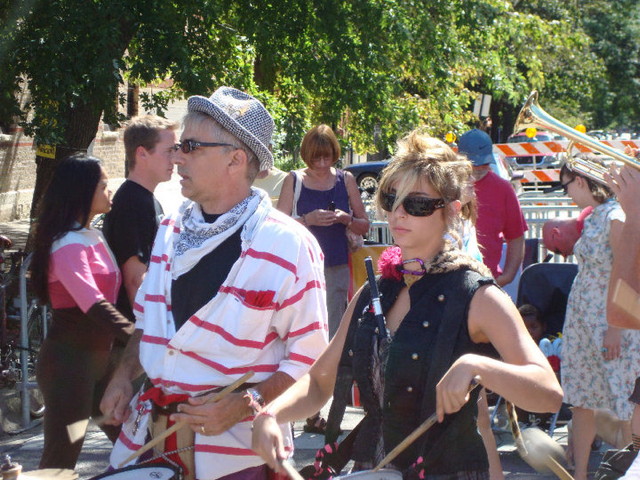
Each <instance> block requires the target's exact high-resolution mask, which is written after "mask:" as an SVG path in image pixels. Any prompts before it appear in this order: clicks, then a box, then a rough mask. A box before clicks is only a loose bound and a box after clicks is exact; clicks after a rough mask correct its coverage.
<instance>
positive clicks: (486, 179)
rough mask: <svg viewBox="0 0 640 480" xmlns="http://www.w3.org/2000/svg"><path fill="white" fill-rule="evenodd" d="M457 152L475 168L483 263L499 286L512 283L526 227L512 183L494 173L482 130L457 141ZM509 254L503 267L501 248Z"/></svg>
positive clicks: (489, 145) (490, 148) (489, 147)
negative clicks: (503, 246)
mask: <svg viewBox="0 0 640 480" xmlns="http://www.w3.org/2000/svg"><path fill="white" fill-rule="evenodd" d="M458 152H459V153H461V154H464V155H466V157H467V158H468V159H469V160H470V161H471V163H472V164H473V178H474V180H475V183H474V189H475V192H476V198H477V201H478V220H477V223H476V230H477V235H478V244H479V245H480V251H481V252H482V257H483V260H484V263H485V265H486V266H487V267H489V268H490V269H491V272H492V273H493V276H494V277H495V279H496V282H497V283H498V285H500V286H504V285H507V284H509V283H511V281H512V280H513V278H514V277H515V275H516V274H517V272H518V269H519V268H520V266H521V265H522V259H523V258H524V232H526V231H527V223H526V222H525V219H524V215H523V214H522V210H521V209H520V203H519V202H518V197H517V196H516V193H515V191H514V189H513V186H512V185H511V183H509V182H508V181H507V180H504V179H502V178H500V177H499V176H498V175H496V174H495V173H493V171H491V163H492V162H493V161H494V158H493V144H492V142H491V137H489V135H487V133H486V132H483V131H482V130H479V129H477V128H476V129H473V130H470V131H468V132H466V133H465V134H464V135H462V136H461V137H460V140H459V141H458ZM504 242H506V244H507V251H506V257H505V261H504V266H503V267H500V259H501V257H502V245H503V243H504Z"/></svg>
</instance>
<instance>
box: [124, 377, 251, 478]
mask: <svg viewBox="0 0 640 480" xmlns="http://www.w3.org/2000/svg"><path fill="white" fill-rule="evenodd" d="M251 377H253V372H251V371H250V372H247V373H245V374H244V375H243V376H241V377H240V378H239V379H238V380H236V381H235V382H233V383H232V384H231V385H228V386H226V387H225V388H223V389H222V390H220V391H219V392H217V393H216V394H215V395H213V396H212V397H211V398H209V399H208V400H207V401H206V403H215V402H219V401H220V400H222V399H223V398H224V397H226V396H227V395H228V394H230V393H231V392H233V391H234V390H235V389H236V388H238V387H239V386H240V385H242V384H243V383H245V382H246V381H247V380H249V379H250V378H251ZM187 424H188V422H185V421H181V422H177V423H175V424H174V425H173V426H171V428H168V429H167V430H165V431H164V432H162V434H160V435H158V436H157V437H155V438H152V439H151V440H150V441H149V442H147V443H145V444H144V445H143V446H142V447H140V448H139V449H138V450H136V451H135V452H133V453H132V454H131V455H130V456H129V457H128V458H127V459H126V460H125V461H123V462H121V463H120V465H118V468H122V467H124V466H125V465H126V464H127V463H129V462H130V461H131V460H135V459H136V458H138V457H139V456H140V455H142V454H143V453H144V452H146V451H148V450H150V449H152V448H153V447H155V446H156V445H157V444H159V443H160V442H161V441H162V440H164V439H165V438H167V437H168V436H169V435H171V434H172V433H174V432H177V431H178V430H180V429H181V428H182V427H184V426H185V425H187Z"/></svg>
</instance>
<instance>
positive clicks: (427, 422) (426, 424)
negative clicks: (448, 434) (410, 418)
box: [373, 380, 480, 472]
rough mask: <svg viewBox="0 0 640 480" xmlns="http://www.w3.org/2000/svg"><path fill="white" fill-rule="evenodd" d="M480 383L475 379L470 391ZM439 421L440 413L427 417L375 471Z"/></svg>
mask: <svg viewBox="0 0 640 480" xmlns="http://www.w3.org/2000/svg"><path fill="white" fill-rule="evenodd" d="M479 385H480V383H479V382H478V381H477V380H474V381H473V382H472V383H471V386H470V387H469V393H471V392H472V391H473V389H474V388H476V387H478V386H479ZM437 421H438V414H436V413H434V414H433V415H431V416H430V417H429V418H427V419H426V420H425V421H424V422H422V423H421V424H420V425H419V426H418V428H416V429H415V430H414V431H413V432H411V433H410V434H409V435H407V437H406V438H405V439H404V440H402V441H401V442H400V443H399V444H398V445H396V448H394V449H393V450H391V451H390V452H389V453H388V454H387V456H386V457H384V458H383V459H382V460H380V463H378V465H376V467H375V468H374V469H373V471H374V472H377V471H378V470H380V469H381V468H383V467H385V466H386V465H387V464H389V463H391V461H392V460H393V459H394V458H396V457H397V456H398V455H400V454H401V453H402V452H403V451H404V450H405V449H406V448H407V447H408V446H409V445H411V444H412V443H413V442H415V441H416V440H417V439H418V438H419V437H420V436H422V435H423V434H424V433H425V432H426V431H427V430H429V429H430V428H431V427H432V426H433V424H434V423H436V422H437Z"/></svg>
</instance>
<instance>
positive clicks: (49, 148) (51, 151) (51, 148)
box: [36, 145, 56, 159]
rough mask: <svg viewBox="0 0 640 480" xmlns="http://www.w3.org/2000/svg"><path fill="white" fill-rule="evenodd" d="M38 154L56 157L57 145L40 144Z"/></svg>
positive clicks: (45, 156)
mask: <svg viewBox="0 0 640 480" xmlns="http://www.w3.org/2000/svg"><path fill="white" fill-rule="evenodd" d="M36 155H37V156H39V157H44V158H51V159H54V158H56V146H55V145H38V149H37V150H36Z"/></svg>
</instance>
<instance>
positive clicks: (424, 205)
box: [380, 193, 444, 217]
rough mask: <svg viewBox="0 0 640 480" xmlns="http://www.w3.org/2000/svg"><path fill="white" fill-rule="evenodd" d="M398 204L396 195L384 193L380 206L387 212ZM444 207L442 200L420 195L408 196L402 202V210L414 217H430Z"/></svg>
mask: <svg viewBox="0 0 640 480" xmlns="http://www.w3.org/2000/svg"><path fill="white" fill-rule="evenodd" d="M394 203H396V194H395V193H383V194H382V195H380V206H381V207H382V209H383V210H384V211H386V212H391V211H392V210H393V204H394ZM443 207H444V200H443V199H442V198H428V197H423V196H420V195H407V196H406V197H404V200H402V208H404V211H405V212H407V213H408V214H409V215H411V216H412V217H428V216H429V215H433V212H435V211H436V210H437V209H439V208H443Z"/></svg>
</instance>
